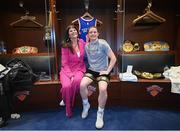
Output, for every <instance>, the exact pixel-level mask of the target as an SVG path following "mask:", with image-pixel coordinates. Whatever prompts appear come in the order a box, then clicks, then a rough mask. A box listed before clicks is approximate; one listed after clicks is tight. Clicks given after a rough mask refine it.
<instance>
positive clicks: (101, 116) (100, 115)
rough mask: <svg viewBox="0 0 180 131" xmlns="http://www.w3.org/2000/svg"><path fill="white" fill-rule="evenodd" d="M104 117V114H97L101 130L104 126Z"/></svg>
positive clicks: (98, 127)
mask: <svg viewBox="0 0 180 131" xmlns="http://www.w3.org/2000/svg"><path fill="white" fill-rule="evenodd" d="M103 116H104V112H97V119H96V128H97V129H101V128H103V126H104V121H103Z"/></svg>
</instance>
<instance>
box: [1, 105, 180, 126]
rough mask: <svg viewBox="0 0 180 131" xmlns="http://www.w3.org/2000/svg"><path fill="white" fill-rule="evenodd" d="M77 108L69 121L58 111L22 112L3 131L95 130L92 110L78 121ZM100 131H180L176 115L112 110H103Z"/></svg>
mask: <svg viewBox="0 0 180 131" xmlns="http://www.w3.org/2000/svg"><path fill="white" fill-rule="evenodd" d="M80 114H81V108H75V109H74V115H73V117H72V118H70V119H69V118H67V117H66V116H65V111H64V107H61V108H59V110H51V111H42V112H26V113H22V114H21V118H20V119H18V120H12V119H11V120H10V121H8V123H9V124H8V126H6V127H4V128H1V130H2V129H5V130H95V129H96V128H95V121H96V109H95V108H91V109H90V112H89V116H88V118H87V119H85V120H83V119H81V115H80ZM104 121H105V126H104V127H103V129H104V130H180V111H178V110H158V109H141V108H125V107H113V108H106V110H105V116H104Z"/></svg>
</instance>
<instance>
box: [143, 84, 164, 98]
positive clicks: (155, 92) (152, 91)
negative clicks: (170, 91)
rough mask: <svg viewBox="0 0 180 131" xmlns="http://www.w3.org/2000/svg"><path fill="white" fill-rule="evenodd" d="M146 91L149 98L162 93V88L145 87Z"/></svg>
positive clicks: (154, 86)
mask: <svg viewBox="0 0 180 131" xmlns="http://www.w3.org/2000/svg"><path fill="white" fill-rule="evenodd" d="M146 89H147V91H148V92H149V93H150V95H151V96H153V97H155V96H157V95H158V94H159V93H160V92H161V91H162V89H163V88H161V87H160V86H158V85H151V86H149V87H147V88H146Z"/></svg>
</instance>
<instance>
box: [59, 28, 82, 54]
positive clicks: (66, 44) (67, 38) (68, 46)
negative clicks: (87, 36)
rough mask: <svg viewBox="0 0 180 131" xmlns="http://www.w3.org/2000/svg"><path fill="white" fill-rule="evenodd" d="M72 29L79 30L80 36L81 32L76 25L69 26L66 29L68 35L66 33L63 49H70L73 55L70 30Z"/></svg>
mask: <svg viewBox="0 0 180 131" xmlns="http://www.w3.org/2000/svg"><path fill="white" fill-rule="evenodd" d="M71 28H75V29H76V30H77V32H78V35H79V31H78V29H77V27H76V26H75V25H69V26H68V27H67V28H66V33H65V36H64V40H63V42H62V47H63V48H69V49H70V50H71V52H72V53H73V48H72V42H71V39H70V38H69V30H70V29H71ZM78 37H79V36H78ZM78 43H79V42H78Z"/></svg>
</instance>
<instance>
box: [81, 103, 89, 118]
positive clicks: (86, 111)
mask: <svg viewBox="0 0 180 131" xmlns="http://www.w3.org/2000/svg"><path fill="white" fill-rule="evenodd" d="M89 109H90V104H89V103H87V104H83V111H82V115H81V117H82V119H85V118H86V117H87V116H88V111H89Z"/></svg>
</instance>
